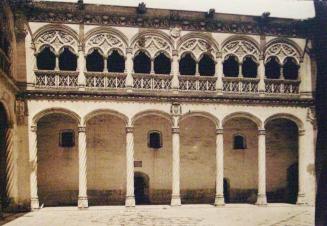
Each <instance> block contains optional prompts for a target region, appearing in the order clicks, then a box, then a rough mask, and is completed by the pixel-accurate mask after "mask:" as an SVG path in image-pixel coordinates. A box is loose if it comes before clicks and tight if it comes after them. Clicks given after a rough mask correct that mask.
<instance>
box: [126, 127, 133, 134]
mask: <svg viewBox="0 0 327 226" xmlns="http://www.w3.org/2000/svg"><path fill="white" fill-rule="evenodd" d="M125 130H126V133H133V130H134V127H132V126H127V127H126V129H125Z"/></svg>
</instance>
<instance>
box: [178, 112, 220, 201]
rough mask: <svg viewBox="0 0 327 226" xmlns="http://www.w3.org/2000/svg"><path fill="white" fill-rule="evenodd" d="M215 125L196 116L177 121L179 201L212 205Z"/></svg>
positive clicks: (214, 167)
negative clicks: (178, 125) (178, 133)
mask: <svg viewBox="0 0 327 226" xmlns="http://www.w3.org/2000/svg"><path fill="white" fill-rule="evenodd" d="M215 150H216V125H215V123H213V121H212V120H210V119H208V118H206V117H203V116H200V115H197V116H189V117H186V118H184V119H183V120H182V121H180V181H181V184H180V187H181V201H182V203H184V204H187V203H214V200H215V186H216V185H215V175H216V174H215V172H216V161H215V156H216V154H215Z"/></svg>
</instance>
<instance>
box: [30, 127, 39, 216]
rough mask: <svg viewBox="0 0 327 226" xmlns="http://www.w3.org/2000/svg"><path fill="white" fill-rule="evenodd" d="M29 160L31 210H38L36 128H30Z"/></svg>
mask: <svg viewBox="0 0 327 226" xmlns="http://www.w3.org/2000/svg"><path fill="white" fill-rule="evenodd" d="M29 160H30V167H31V172H30V189H31V209H32V210H35V209H39V197H38V194H37V126H31V130H30V133H29Z"/></svg>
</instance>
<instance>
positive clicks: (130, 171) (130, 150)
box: [125, 126, 135, 207]
mask: <svg viewBox="0 0 327 226" xmlns="http://www.w3.org/2000/svg"><path fill="white" fill-rule="evenodd" d="M126 174H127V175H126V179H127V182H126V200H125V206H126V207H134V206H135V196H134V134H133V127H131V126H128V127H126Z"/></svg>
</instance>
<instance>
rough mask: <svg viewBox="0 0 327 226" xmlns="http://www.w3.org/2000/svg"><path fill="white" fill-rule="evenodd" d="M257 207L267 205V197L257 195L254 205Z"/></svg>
mask: <svg viewBox="0 0 327 226" xmlns="http://www.w3.org/2000/svg"><path fill="white" fill-rule="evenodd" d="M255 204H256V205H258V206H266V205H267V196H266V194H258V199H257V202H256V203H255Z"/></svg>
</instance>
